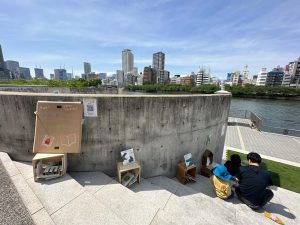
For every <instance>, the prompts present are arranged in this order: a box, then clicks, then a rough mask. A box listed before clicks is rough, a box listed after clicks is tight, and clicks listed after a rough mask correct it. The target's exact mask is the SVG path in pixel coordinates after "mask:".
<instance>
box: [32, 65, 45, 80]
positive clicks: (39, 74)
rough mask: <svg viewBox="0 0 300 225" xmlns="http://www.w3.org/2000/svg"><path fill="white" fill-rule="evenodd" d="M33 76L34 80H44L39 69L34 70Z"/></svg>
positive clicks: (42, 72)
mask: <svg viewBox="0 0 300 225" xmlns="http://www.w3.org/2000/svg"><path fill="white" fill-rule="evenodd" d="M34 74H35V78H36V79H45V77H44V70H43V69H41V68H34Z"/></svg>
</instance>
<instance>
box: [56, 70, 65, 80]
mask: <svg viewBox="0 0 300 225" xmlns="http://www.w3.org/2000/svg"><path fill="white" fill-rule="evenodd" d="M67 79H68V76H67V71H66V70H65V69H54V80H67Z"/></svg>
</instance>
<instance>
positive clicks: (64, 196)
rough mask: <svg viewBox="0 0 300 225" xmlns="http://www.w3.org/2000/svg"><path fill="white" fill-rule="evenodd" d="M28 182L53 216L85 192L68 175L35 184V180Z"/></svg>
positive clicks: (28, 180)
mask: <svg viewBox="0 0 300 225" xmlns="http://www.w3.org/2000/svg"><path fill="white" fill-rule="evenodd" d="M26 181H27V183H28V184H29V186H30V187H31V189H32V190H33V191H34V193H35V194H36V195H37V196H38V198H39V199H40V201H41V203H42V204H43V206H44V208H45V209H46V211H47V212H48V213H49V215H52V214H53V213H54V212H56V211H58V210H59V209H60V208H62V207H63V206H64V205H66V204H67V203H69V202H70V201H72V200H73V199H74V198H76V197H78V196H79V195H80V194H82V193H83V192H84V191H85V190H84V188H83V187H82V186H81V185H80V184H78V183H77V182H76V181H75V180H74V179H72V178H71V177H70V176H69V175H68V174H66V175H65V176H63V177H60V178H57V179H52V180H48V181H41V182H34V180H33V178H29V179H27V180H26Z"/></svg>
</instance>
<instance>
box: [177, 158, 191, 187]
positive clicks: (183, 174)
mask: <svg viewBox="0 0 300 225" xmlns="http://www.w3.org/2000/svg"><path fill="white" fill-rule="evenodd" d="M187 174H189V175H191V176H192V177H193V178H196V166H195V165H192V166H189V167H188V168H187V167H186V165H185V163H184V162H181V163H179V164H178V165H177V169H176V177H177V179H178V180H179V182H180V183H182V184H186V183H187V179H186V178H187Z"/></svg>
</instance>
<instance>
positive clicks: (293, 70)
mask: <svg viewBox="0 0 300 225" xmlns="http://www.w3.org/2000/svg"><path fill="white" fill-rule="evenodd" d="M290 75H291V86H296V87H299V86H300V58H298V60H295V61H294V62H291V63H290Z"/></svg>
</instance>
